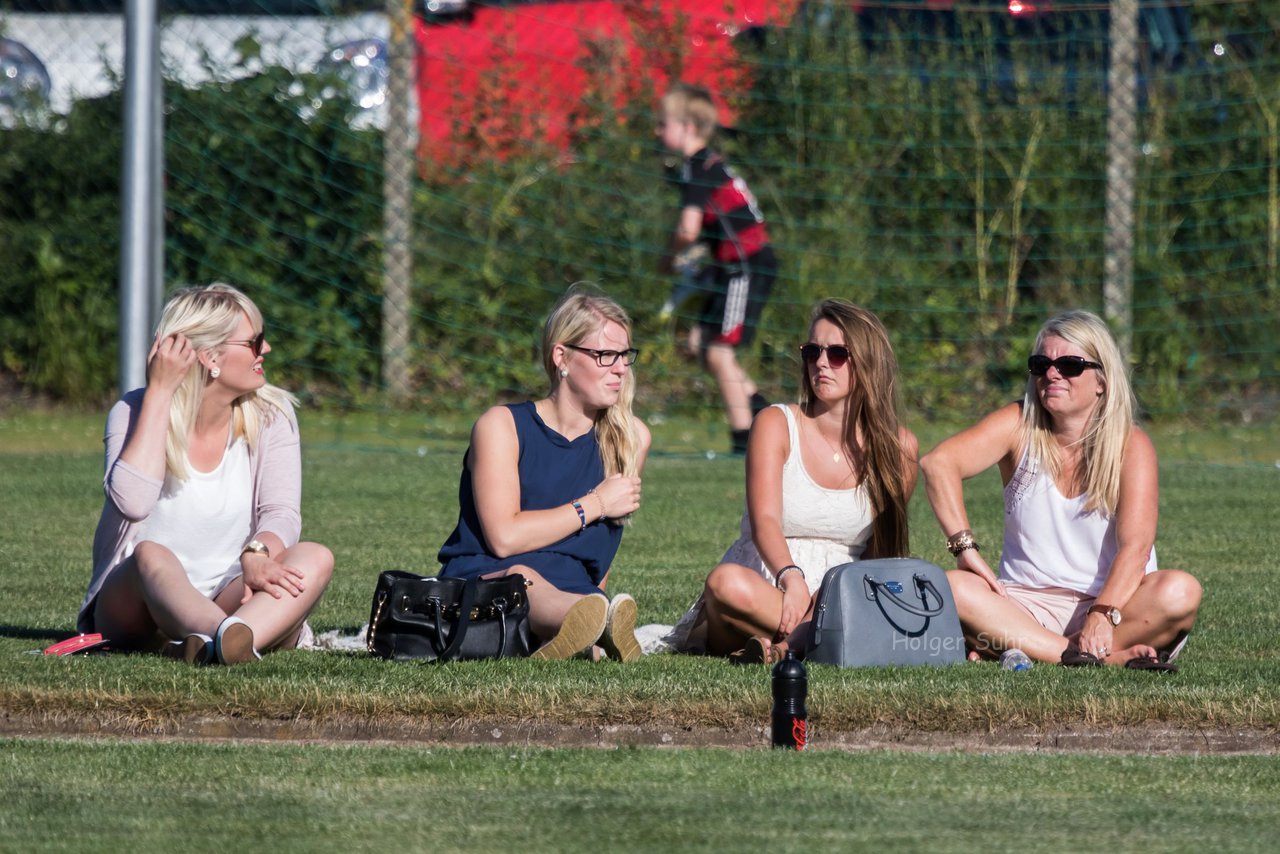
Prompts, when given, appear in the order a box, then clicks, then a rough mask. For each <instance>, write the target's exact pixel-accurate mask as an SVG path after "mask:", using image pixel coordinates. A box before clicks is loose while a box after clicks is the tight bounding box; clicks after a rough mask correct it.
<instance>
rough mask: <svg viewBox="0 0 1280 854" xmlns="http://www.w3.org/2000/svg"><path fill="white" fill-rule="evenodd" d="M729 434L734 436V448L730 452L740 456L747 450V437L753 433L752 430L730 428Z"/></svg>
mask: <svg viewBox="0 0 1280 854" xmlns="http://www.w3.org/2000/svg"><path fill="white" fill-rule="evenodd" d="M729 435H730V436H731V437H733V450H732V451H731V452H730V453H732V454H733V455H734V456H735V457H740V456H742V455H743V454H745V453H746V452H747V438H748V437H749V436H750V435H751V431H750V430H730V431H729Z"/></svg>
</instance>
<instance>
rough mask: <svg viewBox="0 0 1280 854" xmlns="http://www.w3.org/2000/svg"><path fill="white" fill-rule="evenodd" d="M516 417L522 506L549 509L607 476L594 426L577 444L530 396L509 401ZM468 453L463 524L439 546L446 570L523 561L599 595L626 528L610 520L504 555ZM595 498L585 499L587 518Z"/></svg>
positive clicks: (456, 573)
mask: <svg viewBox="0 0 1280 854" xmlns="http://www.w3.org/2000/svg"><path fill="white" fill-rule="evenodd" d="M507 408H508V409H509V410H511V415H512V417H513V418H514V419H515V422H516V436H517V438H518V440H519V443H520V457H519V471H520V509H521V510H546V509H548V508H551V507H561V506H563V505H565V504H568V503H569V502H570V501H573V500H574V499H575V498H581V497H582V496H584V495H586V494H587V490H589V489H591V488H592V487H593V486H596V485H598V484H599V483H600V481H602V480H604V463H603V461H601V459H600V446H599V445H598V444H597V443H596V434H595V431H594V430H591V431H588V432H587V433H586V434H585V435H583V436H579V437H578V438H577V439H574V440H573V441H572V442H571V441H569V440H568V439H566V438H565V437H564V436H561V435H560V434H559V433H557V432H556V431H555V430H552V429H551V428H550V427H548V426H547V425H546V424H544V423H543V421H542V418H541V417H539V415H538V410H537V408H536V407H534V405H533V402H532V401H526V402H524V403H514V404H508V406H507ZM470 454H471V449H470V448H468V449H467V456H465V457H463V465H462V479H461V482H460V483H459V484H458V507H459V511H460V512H459V514H458V526H457V527H456V528H454V530H453V533H452V534H450V535H449V539H448V540H446V541H445V544H444V545H443V546H441V547H440V554H439V555H438V557H439V560H440V563H441V564H443V566H442V567H441V569H440V574H441V575H443V576H449V577H453V578H470V577H472V576H477V575H485V574H488V573H490V572H494V571H495V570H499V569H505V568H506V567H509V566H515V565H517V564H519V565H522V566H528V567H530V568H532V569H535V570H537V572H538V573H539V574H540V575H542V577H543V578H545V579H546V580H547V581H548V582H550V583H551V584H552V585H554V586H555V587H557V588H559V589H560V590H563V591H565V592H567V593H600V592H601V590H600V582H601V581H602V580H603V579H604V576H605V573H607V572H608V571H609V565H610V564H612V563H613V556H614V555H615V554H617V553H618V546H619V545H621V543H622V527H621V526H619V525H611V524H609V523H607V522H604V521H602V520H601V521H595V522H589V523H588V524H587V527H586V528H585V529H584V530H581V531H575V532H574V533H572V534H570V535H569V536H567V537H565V538H564V539H563V540H560V541H559V542H555V543H552V544H551V545H549V546H546V547H544V548H541V549H538V550H537V551H532V552H525V553H523V554H517V555H511V556H510V557H506V558H499V557H497V556H496V555H494V554H493V553H491V552H490V551H489V549H488V548H487V547H486V546H485V542H484V537H483V536H482V534H481V527H480V518H479V516H478V515H477V513H476V501H475V494H474V492H473V491H472V485H471V471H470V466H469V465H468V464H467V461H468V459H469V458H470ZM594 504H595V502H594V500H592V501H590V502H586V503H585V506H586V509H587V514H588V518H590V517H591V516H592V515H594V513H593V512H592V511H593V510H594V509H595V507H594Z"/></svg>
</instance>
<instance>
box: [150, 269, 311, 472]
mask: <svg viewBox="0 0 1280 854" xmlns="http://www.w3.org/2000/svg"><path fill="white" fill-rule="evenodd" d="M241 315H244V316H247V317H248V318H249V322H250V323H251V324H252V325H253V331H254V333H255V334H256V333H259V332H261V331H262V313H261V312H260V311H258V307H257V306H256V305H254V304H253V300H251V299H249V298H248V297H247V296H245V295H244V294H243V293H241V292H240V291H238V290H236V289H235V288H233V287H231V286H230V285H226V284H222V283H221V282H217V283H214V284H212V285H207V286H203V287H190V288H182V289H180V290H178V291H175V292H174V294H173V296H172V297H170V298H169V302H167V303H166V304H165V307H164V311H163V312H162V313H161V315H160V323H159V324H158V325H157V326H156V337H157V338H164V337H166V336H169V335H173V334H175V333H178V334H181V335H182V336H183V337H185V338H186V339H187V340H188V341H190V342H191V347H192V348H193V349H194V350H196V351H197V352H200V351H213V352H215V353H221V352H222V348H223V345H225V344H226V342H227V341H229V340H230V339H231V336H232V335H234V334H235V331H236V327H237V326H238V325H239V324H240V317H241ZM209 379H210V377H209V370H208V369H207V368H206V367H205V366H204V365H203V364H201V363H200V361H199V360H198V359H197V360H196V362H195V363H194V364H193V365H192V366H191V367H190V368H189V369H188V371H187V375H186V377H185V378H183V380H182V383H181V385H179V386H178V389H177V391H176V392H174V395H173V402H172V403H171V404H170V406H169V433H168V435H167V437H166V438H165V444H164V459H165V468H166V469H167V470H168V472H169V474H171V475H173V476H174V477H175V478H177V479H178V480H186V479H187V476H188V473H189V472H188V469H187V440H188V437H189V436H190V435H191V430H192V428H193V427H194V426H195V421H196V413H198V412H199V411H200V404H201V403H202V402H203V400H204V393H205V388H206V387H207V386H208V385H209ZM296 405H297V400H296V399H295V398H294V397H293V395H291V394H289V392H287V391H285V390H284V389H281V388H277V387H276V386H273V385H269V384H268V385H264V386H263V387H262V388H260V389H257V390H256V391H251V392H249V393H247V394H244V395H241V396H240V397H238V398H236V399H235V400H234V401H233V402H232V404H231V410H232V417H231V430H232V436H233V438H243V439H244V440H245V442H246V443H247V444H248V445H249V450H250V451H252V450H253V449H254V448H255V447H256V446H257V442H258V437H259V435H260V434H261V433H262V428H263V426H265V425H266V424H267V423H268V422H270V421H271V419H272V418H275V417H276V416H277V415H279V414H281V413H283V414H285V415H286V416H287V415H289V414H291V413H292V412H293V408H294V406H296Z"/></svg>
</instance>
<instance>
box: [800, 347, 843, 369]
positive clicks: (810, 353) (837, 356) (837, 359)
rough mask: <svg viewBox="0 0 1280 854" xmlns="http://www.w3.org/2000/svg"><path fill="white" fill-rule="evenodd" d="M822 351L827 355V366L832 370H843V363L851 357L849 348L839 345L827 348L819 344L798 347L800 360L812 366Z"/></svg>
mask: <svg viewBox="0 0 1280 854" xmlns="http://www.w3.org/2000/svg"><path fill="white" fill-rule="evenodd" d="M824 351H825V352H826V354H827V364H829V365H831V367H833V368H843V367H844V363H845V362H847V361H849V359H850V358H852V356H853V354H852V353H850V352H849V348H848V347H845V346H843V345H841V344H832V345H830V346H828V347H823V346H822V345H821V344H805V345H803V346H801V347H800V358H802V359H804V360H805V361H806V362H808V363H809V364H811V365H812V364H813V363H814V362H816V361H818V357H819V356H821V355H822V354H823V352H824Z"/></svg>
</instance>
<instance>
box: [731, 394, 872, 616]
mask: <svg viewBox="0 0 1280 854" xmlns="http://www.w3.org/2000/svg"><path fill="white" fill-rule="evenodd" d="M774 407H775V408H777V409H781V410H782V412H783V414H784V415H785V416H786V417H787V435H788V436H789V437H790V440H791V451H790V453H788V454H787V460H786V462H785V463H783V465H782V535H783V536H784V537H786V538H787V547H788V548H789V549H790V550H791V559H792V560H793V561H795V562H796V565H797V566H799V567H800V568H801V569H803V570H804V574H805V581H807V582H808V585H809V592H810V593H812V592H815V591H816V590H817V589H818V585H820V584H821V583H822V576H823V575H824V574H826V571H827V570H828V569H831V568H832V567H833V566H839V565H841V564H844V563H849V562H850V561H855V560H858V559H859V558H860V557H862V553H863V551H865V550H866V547H867V541H868V540H870V539H871V521H872V520H871V504H870V502H869V501H868V500H867V489H866V485H865V483H864V484H859V485H858V486H856V487H854V488H853V489H827V488H826V487H823V486H819V485H818V484H817V483H815V482H814V480H813V478H812V477H810V476H809V472H808V471H807V470H806V469H805V467H804V460H803V459H802V458H801V456H800V428H799V424H797V423H796V417H795V413H793V412H792V411H791V407H790V406H788V405H786V404H782V403H775V404H774ZM740 530H741V536H739V537H738V541H737V542H735V543H734V544H733V545H731V546H730V547H729V550H728V551H726V552H725V553H724V557H723V558H721V559H720V562H721V563H737V564H741V565H742V566H746V567H750V568H751V569H754V570H756V571H757V572H759V573H760V574H761V575H763V576H764V577H765V578H768V579H772V578H773V575H772V574H771V573H770V572H769V571H768V570H767V569H765V565H764V560H763V559H762V558H761V557H760V552H759V551H757V550H756V544H755V541H754V540H753V539H752V535H751V515H750V513H747V512H745V511H744V512H743V514H742V523H741V525H740Z"/></svg>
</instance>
